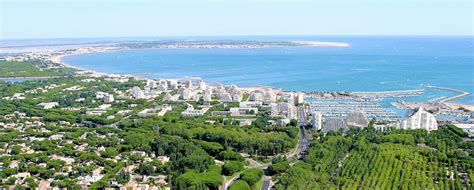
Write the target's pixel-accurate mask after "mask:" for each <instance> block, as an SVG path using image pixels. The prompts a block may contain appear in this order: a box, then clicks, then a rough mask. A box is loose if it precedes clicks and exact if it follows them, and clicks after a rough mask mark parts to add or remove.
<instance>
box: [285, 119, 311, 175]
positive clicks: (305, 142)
mask: <svg viewBox="0 0 474 190" xmlns="http://www.w3.org/2000/svg"><path fill="white" fill-rule="evenodd" d="M309 144H310V134H308V131H307V130H306V129H305V128H304V127H300V140H299V141H298V145H297V147H296V151H295V153H294V155H292V156H295V155H296V156H297V157H298V159H297V160H295V161H292V162H290V165H291V166H292V165H295V164H296V163H297V162H299V161H300V160H303V159H304V156H306V151H307V150H308V146H309ZM287 158H289V157H287Z"/></svg>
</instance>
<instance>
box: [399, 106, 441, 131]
mask: <svg viewBox="0 0 474 190" xmlns="http://www.w3.org/2000/svg"><path fill="white" fill-rule="evenodd" d="M398 127H399V128H400V129H426V130H427V131H432V130H438V122H437V121H436V118H435V117H434V115H433V114H431V113H429V112H427V111H425V110H423V107H419V108H418V109H417V110H416V111H415V112H413V113H412V114H410V115H409V116H408V117H407V118H406V119H405V120H403V121H402V122H400V124H399V126H398Z"/></svg>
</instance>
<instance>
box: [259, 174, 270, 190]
mask: <svg viewBox="0 0 474 190" xmlns="http://www.w3.org/2000/svg"><path fill="white" fill-rule="evenodd" d="M272 186H273V183H272V181H271V179H270V176H264V177H263V185H262V188H261V190H270V189H271V188H272Z"/></svg>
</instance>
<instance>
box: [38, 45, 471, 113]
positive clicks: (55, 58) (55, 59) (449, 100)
mask: <svg viewBox="0 0 474 190" xmlns="http://www.w3.org/2000/svg"><path fill="white" fill-rule="evenodd" d="M292 42H293V43H299V42H301V41H292ZM303 42H306V41H303ZM308 43H313V42H311V41H308ZM314 43H323V44H326V43H330V44H331V43H336V45H335V46H338V45H345V44H347V43H339V42H314ZM338 47H340V46H338ZM344 47H347V46H344ZM145 49H162V48H145ZM183 49H185V48H183ZM76 50H77V49H76ZM119 50H133V49H129V48H105V49H101V50H86V51H79V52H78V51H76V52H74V53H68V54H59V55H54V56H51V57H50V58H49V59H48V60H49V61H52V62H54V63H56V64H59V65H61V66H64V67H68V68H73V69H76V70H79V71H84V72H90V73H92V74H97V75H105V76H108V77H114V76H117V75H119V76H128V77H136V78H142V79H145V80H146V79H158V78H154V77H146V76H140V75H135V74H123V73H106V72H100V71H95V70H92V69H85V68H81V67H77V66H73V65H69V64H67V63H64V61H63V58H64V57H67V56H74V55H81V54H89V53H100V52H110V51H119ZM189 77H190V76H182V77H176V78H175V79H182V78H189ZM32 78H35V77H32ZM199 78H201V77H199ZM212 83H220V82H212ZM258 86H268V85H252V86H242V87H243V88H253V87H258ZM268 87H269V88H274V89H282V91H285V90H284V89H283V88H280V87H271V86H268ZM426 88H434V89H440V90H448V89H449V90H448V91H453V92H459V93H460V94H458V95H454V96H452V97H447V98H443V99H442V100H441V101H438V102H439V103H442V104H445V105H446V106H449V107H451V108H453V109H457V108H459V107H464V108H467V109H470V110H474V105H471V104H466V103H462V102H452V101H454V100H456V99H459V98H463V97H466V96H469V95H471V94H470V93H468V92H465V91H462V90H457V89H451V88H446V87H437V86H426ZM420 91H423V90H391V91H373V92H370V91H368V92H361V91H358V92H357V91H354V92H350V91H349V93H351V94H390V93H407V92H408V93H410V92H420ZM297 92H302V93H308V92H305V91H297Z"/></svg>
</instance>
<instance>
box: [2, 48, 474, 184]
mask: <svg viewBox="0 0 474 190" xmlns="http://www.w3.org/2000/svg"><path fill="white" fill-rule="evenodd" d="M190 44H191V45H190ZM221 45H222V44H219V45H218V46H221ZM312 45H321V44H312ZM322 45H327V44H322ZM336 45H337V44H336ZM339 45H340V44H339ZM153 46H158V48H160V47H161V46H166V48H173V47H176V48H182V47H183V46H190V48H200V47H203V48H216V45H210V46H209V47H208V46H206V45H203V44H200V43H198V44H194V43H183V44H181V43H180V44H174V45H173V46H172V45H169V44H166V45H156V44H155V45H153ZM171 46H172V47H171ZM237 46H239V47H241V48H248V46H247V45H246V46H244V45H242V44H240V45H237ZM257 46H260V45H257ZM223 47H224V46H223ZM227 47H228V45H225V48H227ZM232 47H235V46H232ZM117 48H119V47H118V46H100V47H88V48H78V49H73V50H61V51H53V52H42V53H23V54H18V55H8V56H4V57H2V58H1V60H2V61H3V62H4V63H2V64H15V63H17V62H32V61H34V62H36V63H35V64H36V65H35V68H36V69H40V70H48V71H49V70H51V71H54V72H57V75H51V76H50V77H48V78H35V77H34V76H33V77H32V78H31V80H30V78H28V76H22V77H26V78H21V77H20V78H15V77H14V76H13V75H6V76H5V77H6V82H2V83H0V86H1V87H0V89H1V93H0V94H1V95H0V96H1V97H0V99H1V100H0V103H1V104H2V106H1V109H0V134H1V135H0V184H2V187H3V188H5V189H16V188H19V187H24V188H25V187H28V188H32V189H35V188H38V189H60V188H68V189H69V188H71V189H97V188H105V189H186V188H187V187H191V186H193V187H196V186H198V187H204V186H206V187H209V188H210V189H240V188H239V186H238V185H242V184H245V185H247V186H249V187H252V188H253V189H270V188H271V187H272V186H276V187H278V185H282V184H284V183H283V181H284V180H285V178H280V177H281V176H284V175H287V174H286V171H287V170H289V168H290V167H292V166H293V165H295V164H296V165H297V166H298V165H299V164H300V165H301V164H306V162H308V160H306V159H310V158H312V156H310V158H305V157H306V155H308V152H310V153H311V152H313V153H314V150H308V149H311V148H310V145H309V144H310V141H314V140H315V139H324V138H327V137H325V136H326V135H328V136H331V135H334V134H341V135H348V136H350V134H351V133H353V132H352V131H364V130H368V129H367V128H368V127H370V128H373V129H374V130H376V131H379V133H381V134H380V135H383V133H384V132H385V133H387V132H386V131H397V130H400V131H405V130H406V131H417V130H422V131H426V134H425V135H429V134H431V133H433V132H434V131H437V130H438V129H442V130H455V132H459V134H461V138H460V139H461V140H460V141H459V142H472V137H473V136H474V114H473V113H474V112H473V110H472V107H469V106H466V105H458V104H452V103H450V101H452V100H453V99H456V98H458V97H462V96H466V95H469V93H467V92H462V91H455V92H458V93H459V94H460V95H456V96H455V97H454V98H451V97H446V98H443V99H439V100H437V101H433V102H406V101H398V102H392V104H393V105H394V106H396V107H397V108H400V109H405V110H407V112H408V114H407V115H404V116H400V115H399V114H397V113H395V112H394V111H393V110H392V109H387V108H386V107H384V106H382V104H381V100H383V99H385V98H397V97H398V98H400V97H410V96H418V95H420V94H423V93H424V92H423V90H404V91H390V92H292V91H285V90H284V89H281V88H274V87H268V86H254V87H240V86H237V85H232V84H221V83H216V82H207V81H204V80H203V79H201V78H199V77H183V78H146V77H141V76H131V75H123V74H105V73H98V72H94V71H87V70H82V69H79V68H70V67H67V66H65V65H63V64H61V63H60V58H61V57H62V56H67V55H74V54H78V53H88V52H99V51H110V50H116V49H117ZM120 48H123V47H120ZM162 48H163V47H162ZM13 73H18V71H13ZM10 74H11V73H10ZM36 77H38V76H36ZM16 79H26V80H24V81H22V82H18V81H16V82H15V80H16ZM8 80H13V81H14V82H8ZM427 88H438V89H440V90H450V91H453V89H447V88H442V87H434V86H429V87H427ZM446 115H448V116H453V117H454V118H456V119H449V118H447V117H441V116H446ZM459 118H460V119H459ZM446 126H449V127H446ZM457 129H459V130H460V131H459V130H457ZM401 133H402V134H403V133H404V132H401ZM404 135H407V134H404ZM390 138H395V137H390ZM429 138H431V137H428V136H427V137H426V139H429ZM433 138H435V137H433ZM381 139H382V140H381V141H384V139H385V140H386V141H390V142H392V140H391V139H389V138H388V137H383V138H381ZM400 141H401V142H402V144H403V143H406V142H405V141H403V140H400ZM398 142H399V141H398V140H394V141H393V143H395V144H396V143H398ZM416 142H417V143H411V145H414V146H420V147H429V146H430V145H427V144H429V142H428V141H426V142H424V141H423V142H418V140H416ZM179 143H182V144H179ZM408 144H409V143H408ZM186 146H188V147H186ZM466 146H467V145H466ZM471 146H472V144H471ZM462 147H464V149H463V148H459V151H460V152H461V153H459V155H458V157H457V158H467V161H466V162H467V163H471V164H472V149H471V150H470V151H471V152H468V153H464V152H467V151H468V149H470V148H472V147H470V148H469V147H467V148H466V147H465V146H464V145H463V146H462ZM433 149H434V148H433ZM457 149H458V148H457ZM430 151H432V150H431V149H430ZM465 154H467V155H465ZM348 156H349V154H347V155H346V157H348ZM191 158H192V159H195V160H191ZM469 158H470V159H469ZM279 159H283V160H284V161H281V162H280V161H278V160H279ZM344 159H345V157H344ZM344 159H341V160H340V162H341V163H342V162H343V161H344ZM425 161H426V160H425ZM440 162H441V161H440ZM282 163H287V164H288V165H284V167H283V168H285V169H280V168H278V167H277V166H280V165H283V164H282ZM443 163H444V162H443ZM446 163H449V164H451V165H446V167H444V168H443V169H441V168H440V170H442V172H444V177H440V179H439V182H441V183H450V182H449V181H450V180H452V181H453V182H452V183H453V186H454V184H455V183H456V185H457V184H459V185H461V186H466V185H469V184H471V187H472V177H473V173H472V172H473V171H472V165H471V166H470V168H469V167H467V168H466V167H464V166H462V167H461V166H460V163H461V161H459V164H458V163H457V162H456V163H454V162H451V161H449V162H447V161H446ZM339 165H341V164H339ZM339 167H341V166H339ZM264 171H265V172H264ZM442 172H441V173H442ZM446 172H447V173H448V174H447V176H446ZM279 175H281V176H279ZM423 175H425V174H423ZM430 175H431V174H430ZM200 176H205V177H200ZM250 176H251V177H250ZM272 176H273V177H272ZM254 178H256V179H254ZM454 181H455V182H454ZM458 181H459V182H458ZM436 183H438V182H436ZM427 187H428V186H427ZM456 187H457V186H456Z"/></svg>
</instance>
